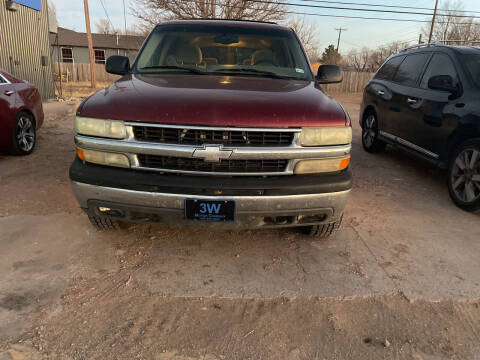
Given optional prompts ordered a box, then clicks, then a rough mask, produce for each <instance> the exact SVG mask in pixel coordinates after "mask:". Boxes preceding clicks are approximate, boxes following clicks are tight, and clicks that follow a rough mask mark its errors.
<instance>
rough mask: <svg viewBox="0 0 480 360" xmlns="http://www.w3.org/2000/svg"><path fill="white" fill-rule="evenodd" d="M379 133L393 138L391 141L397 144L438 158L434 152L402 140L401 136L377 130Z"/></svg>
mask: <svg viewBox="0 0 480 360" xmlns="http://www.w3.org/2000/svg"><path fill="white" fill-rule="evenodd" d="M379 133H380V135H382V136H384V137H386V138H389V139H390V140H393V141H396V142H398V143H399V144H402V145H405V146H407V147H409V148H411V149H413V150H416V151H418V152H421V153H423V154H425V155H428V156H430V157H433V158H434V159H438V158H439V157H440V156H439V155H438V154H435V153H433V152H431V151H429V150H427V149H424V148H422V147H420V146H418V145H415V144H413V143H411V142H410V141H407V140H404V139H402V138H401V137H398V136H395V135H392V134H389V133H387V132H385V131H381V130H380V131H379Z"/></svg>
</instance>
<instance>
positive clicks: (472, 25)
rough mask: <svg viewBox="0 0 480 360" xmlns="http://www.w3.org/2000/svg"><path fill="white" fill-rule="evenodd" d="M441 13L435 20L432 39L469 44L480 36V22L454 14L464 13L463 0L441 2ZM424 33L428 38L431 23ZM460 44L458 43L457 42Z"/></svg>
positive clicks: (424, 29)
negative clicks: (458, 41)
mask: <svg viewBox="0 0 480 360" xmlns="http://www.w3.org/2000/svg"><path fill="white" fill-rule="evenodd" d="M440 8H441V9H444V10H440V11H439V13H440V14H439V15H437V18H436V21H435V28H434V31H433V35H432V41H433V42H435V41H440V40H460V41H461V42H460V43H459V44H469V42H470V41H473V40H478V39H479V38H480V22H476V21H475V20H474V18H473V17H457V16H452V15H462V16H464V15H465V13H464V12H460V11H461V10H463V9H464V5H463V2H462V1H461V0H459V1H453V2H452V1H446V2H444V3H442V4H441V6H440ZM422 32H423V34H424V35H425V36H426V37H427V38H428V35H429V33H430V24H428V25H426V26H425V27H424V28H423V30H422ZM457 44H458V43H457Z"/></svg>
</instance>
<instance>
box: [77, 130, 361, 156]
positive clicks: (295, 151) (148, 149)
mask: <svg viewBox="0 0 480 360" xmlns="http://www.w3.org/2000/svg"><path fill="white" fill-rule="evenodd" d="M75 143H76V144H77V146H79V147H81V148H84V149H90V150H100V151H107V152H118V153H130V154H148V155H159V156H172V157H186V158H192V155H193V152H194V151H195V150H196V149H199V148H201V146H194V145H177V144H162V143H147V142H138V141H131V140H127V141H126V140H114V139H104V138H94V137H89V136H83V135H76V136H75ZM351 147H352V146H351V145H350V144H348V145H337V146H325V147H268V148H264V147H227V146H223V148H224V149H229V150H232V155H231V156H230V159H231V160H278V159H285V160H291V159H324V158H335V157H342V156H345V155H348V154H349V153H350V151H351Z"/></svg>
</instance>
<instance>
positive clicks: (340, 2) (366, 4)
mask: <svg viewBox="0 0 480 360" xmlns="http://www.w3.org/2000/svg"><path fill="white" fill-rule="evenodd" d="M297 1H305V2H313V3H321V4H340V5H356V6H370V7H383V8H397V9H411V10H429V11H433V9H432V8H427V7H415V6H402V5H387V4H369V3H357V2H344V1H327V0H297ZM438 11H449V12H453V11H455V12H459V13H471V14H480V11H469V10H452V9H438Z"/></svg>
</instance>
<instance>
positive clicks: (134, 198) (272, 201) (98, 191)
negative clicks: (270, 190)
mask: <svg viewBox="0 0 480 360" xmlns="http://www.w3.org/2000/svg"><path fill="white" fill-rule="evenodd" d="M72 187H73V191H74V193H75V196H76V198H77V200H78V202H79V203H80V206H81V207H82V208H87V207H88V203H87V202H88V200H100V201H102V200H103V201H108V202H117V203H119V204H128V205H137V206H151V207H155V208H159V209H162V208H163V209H177V210H182V209H183V207H184V202H185V199H200V200H234V201H235V204H236V207H237V213H239V214H241V213H252V212H258V213H261V212H265V213H271V212H272V210H275V211H280V210H286V211H288V210H290V211H295V210H302V209H306V210H308V209H313V208H332V209H333V210H334V213H335V215H339V214H341V213H342V212H343V210H344V208H345V206H346V204H347V201H348V198H349V194H350V190H345V191H339V192H332V193H323V194H301V195H283V196H221V195H220V196H201V195H184V194H168V193H154V192H146V191H134V190H126V189H117V188H109V187H102V186H96V185H90V184H84V183H79V182H72Z"/></svg>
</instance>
